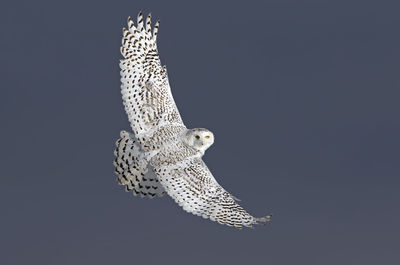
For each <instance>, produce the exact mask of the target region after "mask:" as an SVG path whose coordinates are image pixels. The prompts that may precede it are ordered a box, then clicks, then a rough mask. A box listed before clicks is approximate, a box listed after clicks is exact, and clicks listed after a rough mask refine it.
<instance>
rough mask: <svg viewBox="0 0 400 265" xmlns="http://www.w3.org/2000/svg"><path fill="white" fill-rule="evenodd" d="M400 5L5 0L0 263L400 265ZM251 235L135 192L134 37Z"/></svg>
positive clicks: (1, 15)
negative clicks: (154, 48) (128, 136)
mask: <svg viewBox="0 0 400 265" xmlns="http://www.w3.org/2000/svg"><path fill="white" fill-rule="evenodd" d="M399 8H400V4H398V1H392V2H389V1H328V0H320V1H305V0H301V1H288V0H273V1H250V0H247V1H241V2H234V1H224V2H222V1H179V2H178V1H157V2H156V1H133V0H129V1H122V0H121V1H107V2H106V1H71V0H70V1H41V0H36V1H2V2H1V6H0V34H1V42H0V51H1V63H0V67H1V69H0V75H1V78H0V89H1V95H0V118H1V130H0V134H1V137H0V161H1V162H0V163H1V178H0V211H1V216H0V264H2V265H3V264H4V265H26V264H35V265H36V264H38V265H47V264H49V265H54V264H57V265H64V264H73V265H77V264H84V265H89V264H96V265H102V264H161V263H165V264H193V265H197V264H202V265H204V264H274V265H281V264H301V265H303V264H304V265H311V264H316V265H321V264H322V265H331V264H332V265H338V264H340V265H347V264H362V265H369V264H374V265H375V264H385V265H392V264H393V265H397V264H400V253H399V251H400V241H399V238H400V229H399V223H400V211H399V208H400V207H399V205H400V180H399V176H400V163H399V158H400V151H399V150H400V140H399V136H400V119H399V115H400V104H399V100H400V75H399V69H400V51H399V47H400V34H399V28H400V16H399ZM140 10H143V11H144V13H145V14H147V13H148V12H149V11H151V12H152V14H153V19H154V20H153V21H155V19H157V18H160V19H161V27H160V32H159V33H160V34H159V38H158V47H159V52H160V57H161V60H162V63H163V64H166V65H167V67H168V73H169V79H170V83H171V87H172V92H173V94H174V97H175V100H176V102H177V105H178V107H179V109H180V112H181V114H182V116H183V119H184V121H185V123H186V125H187V126H188V127H205V128H208V129H210V130H212V131H213V132H214V134H215V136H216V142H215V144H214V146H213V147H212V148H210V149H209V150H208V151H207V153H206V155H205V157H204V159H205V161H206V163H207V164H208V165H209V167H210V169H211V171H212V172H213V173H214V175H215V177H216V178H217V180H218V181H219V182H220V183H221V184H222V185H223V186H224V187H225V188H226V189H227V190H228V191H230V192H231V193H232V194H234V195H235V196H237V197H239V198H241V199H242V202H241V205H242V206H244V207H245V208H246V209H247V210H248V211H249V212H250V213H252V214H254V215H255V216H263V215H265V214H268V213H273V214H274V217H273V221H272V222H271V223H270V224H268V225H267V226H264V227H257V228H256V229H245V230H236V229H234V228H231V227H226V226H222V225H219V224H217V223H214V222H211V221H207V220H204V219H202V218H199V217H196V216H192V215H189V214H187V213H185V212H184V211H183V210H182V209H180V208H179V206H178V205H176V204H175V203H174V202H173V200H171V199H170V198H169V197H163V198H161V199H153V200H148V199H140V198H137V197H134V196H132V195H131V194H129V193H126V192H124V190H123V188H122V187H121V186H118V185H117V183H116V177H115V175H114V172H113V166H112V161H113V149H114V142H115V140H116V139H117V138H118V136H119V131H120V130H122V129H129V124H128V119H127V117H126V114H125V112H124V110H123V106H122V101H121V97H120V81H119V78H120V77H119V68H118V60H119V59H120V58H121V55H120V53H119V46H120V40H121V28H122V27H123V26H125V25H126V19H127V17H128V16H129V15H131V16H133V17H135V16H136V15H137V13H138V12H139V11H140Z"/></svg>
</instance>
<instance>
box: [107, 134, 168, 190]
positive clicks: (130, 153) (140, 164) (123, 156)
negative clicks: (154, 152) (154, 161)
mask: <svg viewBox="0 0 400 265" xmlns="http://www.w3.org/2000/svg"><path fill="white" fill-rule="evenodd" d="M120 136H121V138H119V139H118V140H117V142H116V144H115V145H116V149H115V151H114V155H115V160H114V166H115V172H116V173H117V181H118V183H119V184H120V185H124V186H125V190H126V191H132V192H133V194H134V195H135V196H137V195H140V196H141V197H147V198H154V197H155V196H159V197H161V196H163V195H164V194H165V190H164V188H163V186H162V185H161V184H160V182H159V180H158V177H157V176H156V175H154V174H153V175H152V174H150V173H151V172H149V170H148V159H147V158H146V155H145V153H144V152H143V151H142V148H141V147H140V145H139V144H138V143H137V142H136V141H135V139H134V136H133V135H132V134H130V133H128V132H126V131H121V134H120Z"/></svg>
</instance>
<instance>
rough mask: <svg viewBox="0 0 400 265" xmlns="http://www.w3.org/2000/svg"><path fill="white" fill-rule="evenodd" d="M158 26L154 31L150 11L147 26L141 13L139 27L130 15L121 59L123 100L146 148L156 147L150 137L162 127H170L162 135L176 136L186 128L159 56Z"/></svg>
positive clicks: (137, 135)
mask: <svg viewBox="0 0 400 265" xmlns="http://www.w3.org/2000/svg"><path fill="white" fill-rule="evenodd" d="M158 27H159V21H157V23H156V24H155V26H154V30H153V32H151V15H150V14H149V15H148V16H147V18H146V24H145V25H144V24H143V16H142V13H141V12H140V13H139V15H138V18H137V25H136V26H135V25H134V22H133V21H132V19H131V18H128V29H125V28H124V29H123V37H122V46H121V54H122V55H123V56H124V58H125V59H124V60H121V62H120V67H121V72H120V73H121V82H122V84H121V93H122V99H123V103H124V106H125V111H126V113H127V114H128V118H129V121H130V123H131V127H132V129H133V131H134V132H135V135H136V137H137V139H138V140H139V142H140V144H141V145H142V146H143V147H144V148H145V149H146V151H148V150H151V149H156V147H154V148H153V145H154V141H153V142H152V141H151V137H152V136H154V135H153V134H154V133H156V131H160V130H162V129H163V127H165V128H167V131H165V132H163V135H168V133H170V132H171V135H176V133H177V132H178V133H179V132H181V131H183V130H185V129H186V127H185V125H184V124H183V121H182V118H181V116H180V114H179V111H178V109H177V107H176V104H175V102H174V99H173V97H172V94H171V89H170V86H169V82H168V76H167V71H166V68H165V66H164V67H162V66H161V62H160V58H159V56H158V50H157V44H156V40H157V33H158ZM165 128H164V129H165ZM165 140H168V139H163V141H165Z"/></svg>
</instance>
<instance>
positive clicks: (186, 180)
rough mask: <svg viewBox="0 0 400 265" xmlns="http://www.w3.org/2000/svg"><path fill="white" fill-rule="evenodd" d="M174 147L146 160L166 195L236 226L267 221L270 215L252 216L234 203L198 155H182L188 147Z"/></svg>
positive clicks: (193, 210) (191, 210) (186, 207)
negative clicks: (184, 156) (185, 156)
mask: <svg viewBox="0 0 400 265" xmlns="http://www.w3.org/2000/svg"><path fill="white" fill-rule="evenodd" d="M175 149H176V150H174V151H173V150H170V151H169V152H168V153H169V154H168V153H164V152H160V153H159V154H157V155H156V156H155V157H154V158H153V159H152V160H151V161H150V163H151V164H152V165H153V167H154V171H155V172H156V174H157V175H158V177H159V180H160V183H161V185H162V186H163V187H164V189H165V190H166V192H167V193H168V195H170V196H171V197H172V198H173V199H174V200H175V201H176V202H177V203H178V204H179V205H180V206H181V207H182V208H183V209H184V210H185V211H187V212H189V213H192V214H194V215H199V216H202V217H203V218H209V219H211V220H213V221H217V222H218V223H220V224H226V225H229V226H235V227H237V228H242V227H243V226H246V227H252V226H253V225H255V224H259V223H265V222H268V221H270V218H271V215H268V216H266V217H261V218H255V217H253V216H251V215H250V214H249V213H247V212H246V211H245V210H244V209H243V208H242V207H241V206H240V205H239V204H237V203H236V201H235V197H234V196H232V195H231V194H229V193H228V192H227V191H226V190H225V189H223V188H222V187H221V186H220V185H219V184H218V183H217V181H216V180H215V178H214V177H213V175H212V174H211V172H210V170H209V169H208V167H207V165H206V164H205V163H204V162H203V160H202V159H201V158H200V157H198V156H188V157H187V158H185V159H182V156H183V154H187V153H188V152H187V151H186V150H185V149H188V147H185V146H184V145H182V144H180V143H178V144H177V148H175ZM174 154H175V156H174Z"/></svg>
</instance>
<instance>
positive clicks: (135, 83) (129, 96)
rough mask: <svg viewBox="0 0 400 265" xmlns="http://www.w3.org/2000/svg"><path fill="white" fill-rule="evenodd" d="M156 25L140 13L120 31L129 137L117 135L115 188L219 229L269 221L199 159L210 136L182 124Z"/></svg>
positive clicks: (129, 20)
mask: <svg viewBox="0 0 400 265" xmlns="http://www.w3.org/2000/svg"><path fill="white" fill-rule="evenodd" d="M159 25H160V22H159V21H157V22H156V24H155V25H154V28H153V29H152V27H151V14H149V15H148V16H147V18H146V21H145V22H144V20H143V15H142V12H140V13H139V15H138V17H137V23H136V25H135V24H134V22H133V20H132V19H131V18H128V29H126V28H124V29H123V37H122V46H121V54H122V55H123V57H124V59H123V60H121V61H120V68H121V72H120V73H121V82H122V84H121V93H122V100H123V104H124V107H125V111H126V113H127V114H128V118H129V121H130V124H131V127H132V130H133V133H130V132H127V131H121V135H120V138H119V139H118V140H117V142H116V150H115V152H114V154H115V156H116V158H115V161H114V166H115V171H116V173H117V175H118V177H117V180H118V183H119V184H120V185H124V186H125V187H126V190H127V191H132V192H133V194H134V195H140V196H142V197H150V198H153V197H155V196H163V195H164V194H165V193H167V194H168V195H169V196H171V197H172V198H173V199H174V200H175V201H176V203H178V204H179V205H180V206H181V207H182V208H183V209H184V210H185V211H187V212H189V213H192V214H194V215H198V216H202V217H203V218H209V219H211V220H213V221H217V222H218V223H220V224H226V225H229V226H234V227H237V228H242V227H243V226H245V227H252V226H253V225H255V224H260V223H266V222H268V221H270V219H271V215H268V216H265V217H261V218H256V217H253V216H252V215H250V214H249V213H247V212H246V211H245V210H244V209H243V208H242V207H241V206H240V205H239V204H238V203H237V202H236V201H238V199H237V198H236V197H234V196H233V195H231V194H229V193H228V192H227V191H226V190H225V189H224V188H222V187H221V186H220V185H219V184H218V182H217V181H216V180H215V178H214V177H213V175H212V174H211V172H210V170H209V169H208V167H207V165H206V164H205V163H204V161H203V160H202V157H203V155H204V153H205V151H206V150H207V149H208V148H209V147H210V146H211V145H212V144H213V143H214V134H213V133H212V132H211V131H209V130H207V129H203V128H196V129H188V128H186V126H185V125H184V123H183V121H182V118H181V116H180V114H179V111H178V109H177V107H176V104H175V102H174V99H173V97H172V94H171V88H170V85H169V82H168V75H167V70H166V67H165V66H161V62H160V59H159V56H158V50H157V43H156V40H157V34H158V28H159ZM149 169H150V171H149ZM151 171H153V172H154V173H155V174H154V173H153V174H151Z"/></svg>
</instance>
